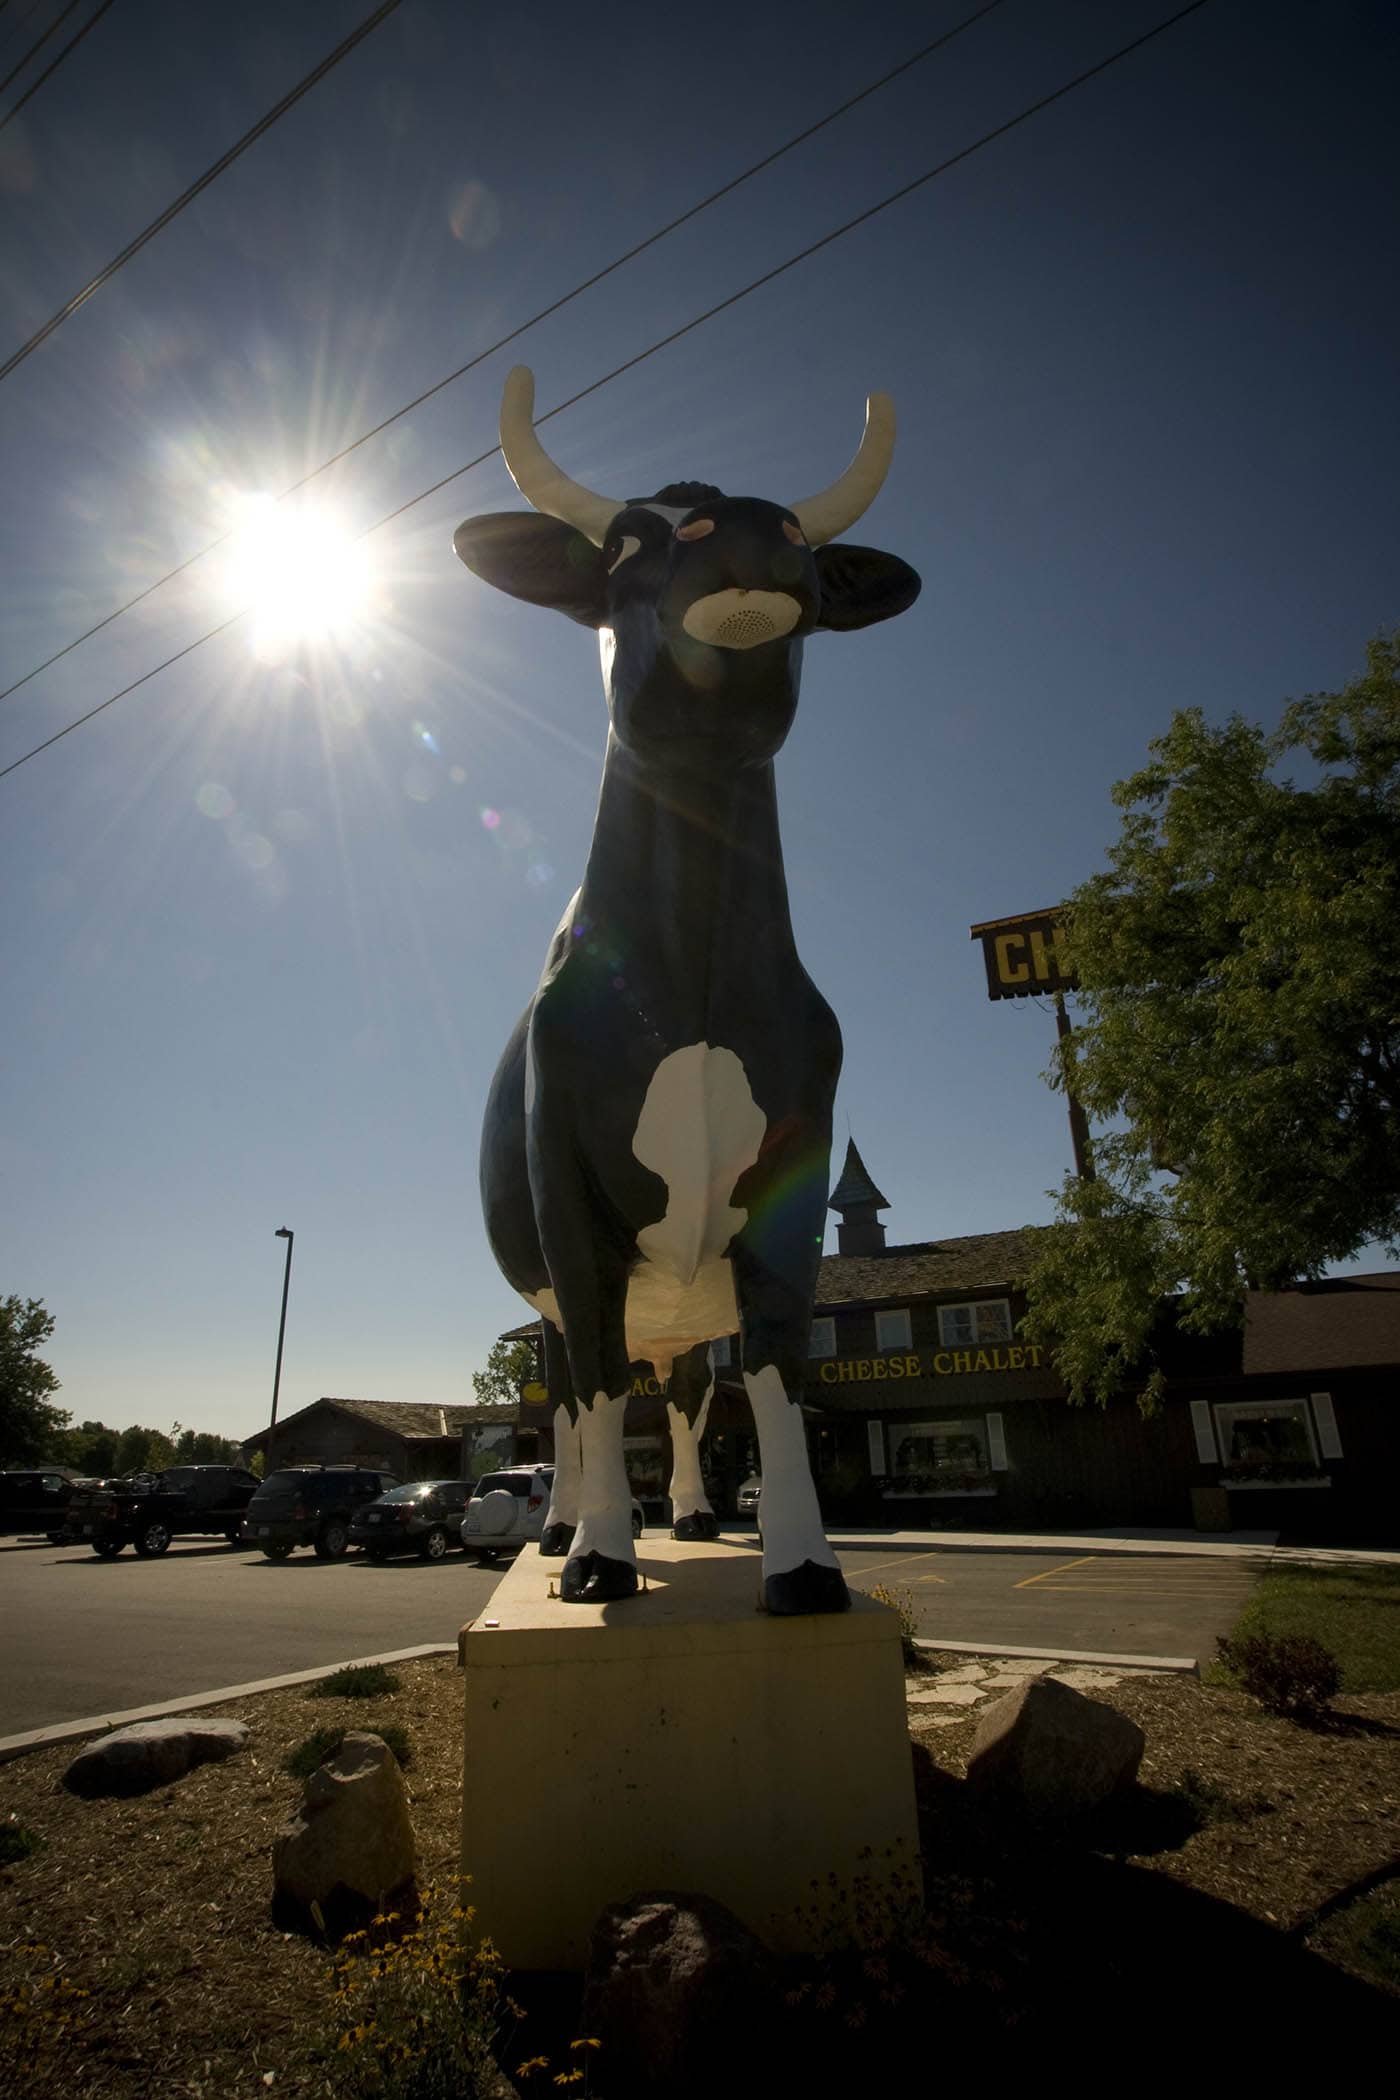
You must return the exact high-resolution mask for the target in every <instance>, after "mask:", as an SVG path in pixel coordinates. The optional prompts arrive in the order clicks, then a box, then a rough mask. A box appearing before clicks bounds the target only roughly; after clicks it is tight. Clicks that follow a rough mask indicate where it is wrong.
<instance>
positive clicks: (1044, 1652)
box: [914, 1640, 1201, 1677]
mask: <svg viewBox="0 0 1400 2100" xmlns="http://www.w3.org/2000/svg"><path fill="white" fill-rule="evenodd" d="M914 1646H915V1647H916V1648H932V1649H933V1650H934V1651H935V1652H936V1653H938V1654H940V1655H1004V1656H1006V1657H1007V1658H1008V1660H1015V1661H1018V1662H1062V1663H1104V1664H1106V1665H1107V1666H1108V1667H1110V1668H1111V1669H1115V1670H1172V1671H1174V1672H1175V1673H1176V1675H1177V1676H1179V1677H1198V1676H1199V1675H1200V1670H1201V1666H1200V1663H1199V1662H1198V1661H1197V1659H1196V1657H1195V1656H1194V1655H1106V1654H1102V1653H1100V1652H1099V1651H1098V1650H1096V1649H1093V1648H1003V1647H998V1646H997V1644H996V1643H995V1642H994V1641H925V1640H918V1641H915V1643H914Z"/></svg>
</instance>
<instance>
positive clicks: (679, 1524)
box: [671, 1509, 719, 1539]
mask: <svg viewBox="0 0 1400 2100" xmlns="http://www.w3.org/2000/svg"><path fill="white" fill-rule="evenodd" d="M671 1536H672V1538H673V1539H717V1538H718V1537H719V1518H718V1517H717V1516H716V1515H715V1513H714V1511H713V1510H712V1509H697V1510H692V1512H691V1514H690V1515H689V1516H688V1517H677V1519H676V1521H675V1523H674V1524H673V1525H672V1526H671Z"/></svg>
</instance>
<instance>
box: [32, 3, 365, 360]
mask: <svg viewBox="0 0 1400 2100" xmlns="http://www.w3.org/2000/svg"><path fill="white" fill-rule="evenodd" d="M111 5H112V0H102V5H101V6H100V7H99V8H98V10H97V15H94V16H93V18H92V21H93V22H95V21H96V20H97V17H98V15H101V14H105V13H106V11H107V9H108V8H109V7H110V6H111ZM401 5H402V0H383V4H382V6H379V7H377V8H376V9H375V10H374V13H373V14H372V15H367V16H366V17H365V19H364V21H363V22H361V24H360V26H359V28H358V29H352V30H351V32H350V34H349V36H347V37H346V38H345V40H344V42H343V43H340V44H337V45H336V47H335V49H334V51H332V52H331V53H330V54H329V56H328V57H326V58H323V59H322V60H321V63H320V65H319V66H313V68H312V70H311V71H310V72H309V73H308V74H307V76H306V78H305V79H304V80H299V81H298V82H297V84H296V86H295V87H294V88H292V89H291V90H290V91H289V92H288V93H287V94H285V95H284V96H283V97H282V99H281V101H280V102H278V103H275V104H274V105H273V107H272V108H271V109H270V110H268V112H267V113H266V115H265V116H261V117H259V119H258V121H257V123H256V124H254V125H253V127H252V129H251V130H249V131H245V132H244V134H243V136H242V138H241V139H239V140H238V141H237V142H236V144H234V145H232V146H230V147H229V149H228V151H227V153H223V154H220V156H219V158H218V159H217V160H216V161H215V162H214V164H213V166H212V167H209V168H206V169H205V171H204V173H203V174H202V175H201V176H200V177H199V178H198V180H197V181H195V182H192V183H191V184H190V186H189V188H188V189H187V190H184V191H182V192H181V194H180V195H179V196H178V197H177V198H176V199H175V202H174V203H173V204H168V205H167V206H166V208H165V210H164V211H163V212H162V213H161V214H160V217H159V218H157V219H152V221H151V223H150V225H149V226H148V227H146V229H145V231H144V232H142V233H138V234H137V236H136V238H135V240H133V241H128V242H127V244H126V246H125V247H124V248H123V249H122V251H121V253H120V255H114V256H113V258H112V260H111V261H110V262H109V263H108V264H106V266H105V267H104V268H103V269H101V270H99V271H98V273H97V275H96V276H95V277H92V278H89V280H88V282H87V283H86V284H85V285H84V286H83V288H82V290H81V291H80V292H75V293H74V294H73V297H72V298H71V299H69V300H68V301H67V303H66V304H65V305H63V306H60V308H59V309H58V312H57V313H56V314H51V315H50V317H49V319H48V320H47V321H45V323H44V325H43V327H42V328H38V329H36V330H35V332H34V334H33V335H31V336H30V338H29V341H28V342H27V343H21V344H20V346H19V348H18V350H14V351H12V352H11V353H10V355H9V357H7V358H6V359H5V362H4V363H3V364H0V379H7V378H8V377H9V375H10V373H11V372H13V371H14V369H15V367H16V365H21V364H23V362H24V360H25V358H26V357H29V356H30V355H31V354H32V353H33V352H34V351H35V350H37V349H38V348H39V345H40V344H41V343H44V342H47V341H48V339H49V337H50V336H51V335H52V334H53V332H54V330H55V329H56V328H59V327H61V326H62V324H63V323H64V322H65V321H66V320H67V319H68V318H69V316H70V315H71V314H75V313H76V312H77V311H78V308H79V307H80V306H82V305H84V304H85V303H86V301H87V300H89V299H90V298H91V297H92V295H93V293H94V292H98V291H101V289H102V287H103V285H104V284H106V283H107V282H108V280H109V279H110V278H112V277H115V276H116V274H117V272H118V270H120V269H121V268H122V267H123V265H124V264H126V263H129V262H130V261H131V258H132V257H133V256H134V255H139V254H140V252H141V250H142V249H143V248H144V247H145V245H146V243H147V242H148V241H153V240H154V239H155V237H156V235H157V234H158V233H160V232H161V231H162V230H163V228H165V227H166V226H168V225H169V224H170V221H171V220H172V219H173V218H176V217H177V216H178V215H179V213H181V212H182V211H183V210H184V209H185V206H186V205H187V204H192V203H193V202H194V200H195V198H196V197H197V196H198V195H199V194H200V192H201V191H202V190H207V189H208V187H209V185H210V183H211V182H213V181H215V180H216V179H217V178H218V177H219V176H220V175H222V174H223V172H224V170H225V168H229V167H232V165H233V163H234V162H235V161H236V160H237V159H238V157H239V155H240V154H242V153H246V152H247V150H248V148H249V147H250V146H251V145H253V144H255V143H256V141H257V140H258V139H260V138H261V137H262V135H263V133H264V132H265V131H270V130H271V128H272V126H273V125H274V124H275V123H276V122H277V120H278V118H279V117H284V116H285V115H286V114H287V111H288V110H289V109H291V108H293V107H294V106H295V104H296V103H298V102H300V100H301V98H302V96H303V95H306V94H309V93H310V91H311V89H312V88H314V87H315V86H316V84H317V82H318V81H321V80H324V79H325V77H326V75H327V73H329V72H330V70H331V68H332V67H333V66H338V65H339V64H340V61H341V59H342V58H345V57H348V55H349V54H350V52H352V51H353V50H354V49H355V46H356V45H357V44H360V43H363V42H364V39H365V38H366V37H367V36H368V35H369V34H370V31H371V30H373V29H377V28H378V27H379V25H380V23H381V22H383V21H384V20H386V19H387V17H388V16H389V15H391V14H393V12H394V10H395V9H396V8H397V7H399V6H401ZM91 27H92V22H89V23H88V25H87V29H83V30H81V31H80V32H79V36H86V35H87V30H88V29H91ZM73 41H74V43H76V42H77V41H78V38H77V37H75V38H74V40H73ZM72 48H73V46H72V44H70V45H69V46H68V50H70V51H71V50H72ZM62 56H64V57H66V56H67V53H66V52H65V53H63V54H62ZM54 64H55V65H57V64H58V60H57V59H55V61H54ZM52 71H53V67H52V66H51V67H50V68H49V72H52ZM47 78H48V73H43V74H41V75H40V77H39V79H38V80H36V81H35V83H34V87H32V88H30V90H29V94H30V95H32V94H33V93H34V91H35V88H38V87H40V86H42V84H43V82H44V81H45V80H47ZM28 99H29V96H28V95H25V96H22V97H21V99H20V101H19V102H17V103H16V104H15V108H14V109H12V110H11V111H10V115H9V116H7V117H5V118H4V119H3V120H0V130H3V129H4V127H5V125H6V124H8V123H9V121H10V117H12V116H14V114H15V112H16V111H17V110H18V109H20V108H21V107H22V106H23V103H24V102H26V101H28Z"/></svg>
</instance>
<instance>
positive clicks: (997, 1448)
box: [987, 1415, 1007, 1473]
mask: <svg viewBox="0 0 1400 2100" xmlns="http://www.w3.org/2000/svg"><path fill="white" fill-rule="evenodd" d="M987 1457H988V1458H989V1460H990V1461H991V1467H992V1471H993V1472H994V1473H1005V1472H1006V1471H1007V1464H1006V1430H1005V1428H1004V1427H1003V1424H1002V1419H1001V1416H1000V1415H988V1417H987Z"/></svg>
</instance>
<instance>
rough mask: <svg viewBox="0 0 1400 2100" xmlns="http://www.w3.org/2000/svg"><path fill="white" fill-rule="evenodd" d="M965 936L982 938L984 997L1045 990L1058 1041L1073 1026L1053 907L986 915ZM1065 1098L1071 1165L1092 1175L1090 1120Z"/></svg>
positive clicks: (1071, 982)
mask: <svg viewBox="0 0 1400 2100" xmlns="http://www.w3.org/2000/svg"><path fill="white" fill-rule="evenodd" d="M970 937H971V938H972V939H973V940H974V941H979V940H980V941H981V943H982V960H983V962H984V963H985V964H986V968H987V997H988V998H989V999H1035V998H1043V997H1045V996H1047V995H1048V996H1049V997H1050V998H1051V999H1052V1000H1053V1001H1054V1005H1055V1032H1056V1034H1057V1035H1058V1037H1059V1039H1060V1041H1061V1042H1062V1043H1065V1042H1068V1040H1069V1038H1070V1036H1071V1035H1072V1034H1073V1033H1074V1030H1073V1029H1072V1027H1071V1026H1070V1019H1069V1015H1068V1014H1067V1013H1066V1011H1065V993H1066V992H1072V991H1074V990H1075V988H1076V979H1075V975H1074V971H1073V968H1072V967H1071V964H1070V961H1069V955H1068V949H1067V943H1066V940H1065V930H1064V926H1063V923H1062V919H1061V914H1060V913H1059V912H1058V911H1028V912H1021V913H1019V914H1018V916H1017V917H1015V918H1012V919H985V920H984V921H983V922H982V924H981V925H980V926H974V927H972V928H971V929H970ZM1066 1100H1067V1101H1068V1103H1069V1134H1070V1143H1071V1144H1072V1146H1073V1147H1074V1171H1075V1173H1076V1174H1077V1175H1078V1176H1079V1179H1080V1180H1081V1181H1092V1180H1093V1179H1094V1155H1093V1151H1092V1149H1091V1147H1090V1144H1089V1122H1088V1118H1087V1117H1086V1115H1085V1113H1084V1110H1083V1108H1082V1107H1081V1106H1080V1104H1079V1102H1078V1101H1077V1100H1076V1099H1075V1097H1074V1095H1073V1094H1068V1095H1066Z"/></svg>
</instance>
